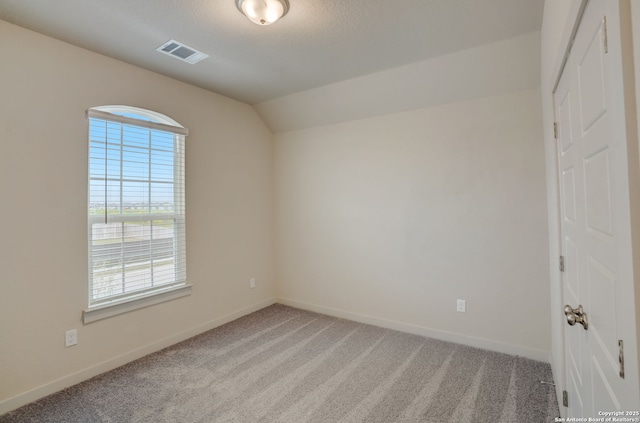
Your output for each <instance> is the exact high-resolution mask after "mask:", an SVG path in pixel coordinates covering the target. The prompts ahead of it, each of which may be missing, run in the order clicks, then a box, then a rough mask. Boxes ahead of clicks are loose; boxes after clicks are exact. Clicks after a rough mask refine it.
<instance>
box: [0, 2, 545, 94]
mask: <svg viewBox="0 0 640 423" xmlns="http://www.w3.org/2000/svg"><path fill="white" fill-rule="evenodd" d="M290 4H291V9H290V11H289V13H288V14H287V15H286V16H285V17H284V18H283V19H282V20H281V21H279V22H277V23H275V24H273V25H271V26H267V27H260V26H258V25H255V24H253V23H251V22H250V21H249V20H248V19H247V18H246V17H244V16H243V15H242V14H241V13H240V12H239V11H238V9H237V8H236V5H235V0H183V1H180V0H0V19H3V20H5V21H8V22H12V23H15V24H17V25H20V26H23V27H25V28H29V29H32V30H34V31H37V32H41V33H43V34H46V35H49V36H52V37H55V38H58V39H60V40H63V41H66V42H69V43H71V44H75V45H77V46H80V47H84V48H86V49H89V50H92V51H95V52H98V53H102V54H104V55H107V56H111V57H114V58H116V59H120V60H122V61H125V62H128V63H131V64H134V65H137V66H140V67H143V68H146V69H150V70H153V71H156V72H158V73H161V74H165V75H168V76H171V77H174V78H176V79H179V80H182V81H185V82H188V83H191V84H193V85H197V86H200V87H203V88H206V89H209V90H212V91H215V92H218V93H220V94H224V95H227V96H229V97H232V98H235V99H238V100H240V101H244V102H247V103H250V104H255V103H260V102H263V101H266V100H271V99H274V98H278V97H281V96H284V95H287V94H292V93H295V92H299V91H304V90H307V89H310V88H315V87H319V86H323V85H326V84H330V83H333V82H337V81H343V80H347V79H350V78H354V77H358V76H362V75H367V74H371V73H374V72H378V71H382V70H385V69H390V68H394V67H397V66H401V65H405V64H409V63H414V62H418V61H421V60H425V59H428V58H432V57H436V56H440V55H443V54H446V53H450V52H454V51H459V50H462V49H466V48H470V47H476V46H479V45H482V44H487V43H491V42H494V41H498V40H502V39H506V38H511V37H514V36H517V35H521V34H524V33H527V32H531V31H536V30H539V29H540V26H541V22H542V9H543V4H544V0H290ZM172 38H173V39H176V40H178V41H181V42H183V43H185V44H187V45H189V46H191V47H194V48H196V49H198V50H200V51H203V52H205V53H207V54H209V55H210V57H209V58H207V59H205V60H204V61H202V62H200V63H198V64H195V65H189V64H187V63H183V62H181V61H179V60H176V59H174V58H172V57H169V56H166V55H164V54H161V53H158V52H156V51H155V49H156V48H157V47H159V46H160V45H162V44H163V43H164V42H166V41H168V40H169V39H172Z"/></svg>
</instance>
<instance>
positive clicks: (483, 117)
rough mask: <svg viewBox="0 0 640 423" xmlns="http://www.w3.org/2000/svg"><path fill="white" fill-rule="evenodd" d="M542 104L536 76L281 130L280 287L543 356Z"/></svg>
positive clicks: (287, 296)
mask: <svg viewBox="0 0 640 423" xmlns="http://www.w3.org/2000/svg"><path fill="white" fill-rule="evenodd" d="M540 109H541V107H540V97H539V90H537V89H534V90H524V91H520V92H516V93H510V94H500V95H497V96H493V97H486V98H482V99H475V100H468V101H463V102H458V103H453V104H448V105H443V106H437V107H431V108H423V109H418V110H414V111H408V112H402V113H397V114H388V115H385V116H382V117H373V118H367V119H361V120H355V121H351V122H347V123H341V124H334V125H328V126H323V127H318V128H312V129H306V130H299V131H292V132H286V133H280V134H276V136H275V191H276V251H277V259H276V262H277V274H278V297H280V298H282V299H284V301H285V302H287V303H290V304H294V305H301V306H304V307H306V308H311V309H316V310H319V311H324V312H328V313H331V314H337V315H343V316H345V317H349V318H355V319H360V320H363V321H369V322H373V323H377V324H382V325H386V326H390V327H396V328H400V329H404V330H409V331H413V332H417V333H423V334H427V335H433V336H438V337H441V338H445V339H451V340H456V341H461V342H464V343H468V344H472V345H478V346H484V347H487V348H492V349H496V350H502V351H505V352H513V353H518V354H522V355H527V356H531V357H535V358H539V359H544V360H546V359H547V358H548V351H549V345H550V339H549V333H548V332H549V313H550V311H549V285H548V275H549V273H548V261H547V255H548V252H547V243H548V239H547V226H546V225H547V222H546V210H547V208H546V201H545V195H546V192H545V182H544V181H545V180H544V155H543V153H544V151H543V144H542V142H541V139H542V134H541V116H540ZM458 298H460V299H466V300H467V306H468V312H467V313H466V314H461V313H457V312H456V299H458Z"/></svg>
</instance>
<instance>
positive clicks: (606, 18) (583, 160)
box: [554, 0, 640, 417]
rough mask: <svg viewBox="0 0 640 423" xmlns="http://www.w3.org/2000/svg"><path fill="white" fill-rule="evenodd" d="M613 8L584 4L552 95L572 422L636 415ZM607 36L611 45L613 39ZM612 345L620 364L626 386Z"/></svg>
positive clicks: (619, 84) (616, 17)
mask: <svg viewBox="0 0 640 423" xmlns="http://www.w3.org/2000/svg"><path fill="white" fill-rule="evenodd" d="M615 3H617V2H614V1H609V0H607V1H603V0H591V1H589V2H588V3H587V5H586V8H585V11H584V14H583V16H582V19H581V21H580V24H579V26H578V29H577V31H576V34H575V39H574V43H573V47H572V48H571V51H570V54H569V57H568V59H567V63H566V66H565V68H564V70H563V73H562V75H561V77H560V81H559V83H558V86H557V89H556V91H555V92H554V101H555V107H556V110H555V112H556V120H557V125H558V128H557V129H558V135H557V137H558V166H559V169H558V171H559V172H558V175H559V186H560V204H561V238H562V241H561V242H562V246H561V248H562V254H563V256H564V273H563V297H564V302H565V304H567V305H569V306H570V308H569V309H568V310H567V319H573V320H574V322H575V325H573V326H570V325H569V324H566V325H565V331H564V333H565V354H566V356H565V368H566V372H567V375H566V383H567V387H566V390H567V391H568V399H569V409H568V414H569V416H570V417H601V415H599V412H607V411H616V410H621V411H629V412H633V411H637V410H638V409H639V408H640V407H639V402H640V399H639V396H638V395H639V394H638V374H637V366H636V364H637V361H636V360H637V358H636V348H637V347H636V336H635V310H634V302H633V295H634V287H633V259H632V255H631V222H630V212H629V210H630V204H629V196H630V193H629V174H628V167H627V165H628V163H627V160H628V155H627V154H628V152H627V138H626V137H627V135H626V131H625V130H624V115H625V113H624V104H623V95H622V94H621V92H622V91H621V90H622V78H621V70H622V59H621V57H622V56H621V53H620V47H619V44H620V37H619V27H620V25H619V23H620V20H619V15H618V14H619V13H620V12H619V10H618V9H617V8H616V7H617V6H616V5H615ZM612 4H614V7H613V9H612V8H611V5H612ZM607 26H608V28H607ZM613 30H615V31H618V33H617V34H618V37H617V38H616V37H612V36H611V35H612V34H611V31H613ZM607 32H609V34H607ZM616 42H617V43H618V44H613V45H612V43H616ZM621 122H622V125H621ZM579 306H582V309H581V310H580V311H578V308H579ZM571 309H573V310H571ZM581 311H583V314H582V315H581ZM584 320H586V322H584ZM620 341H622V344H619V342H620ZM620 346H622V347H623V348H624V350H625V351H624V359H625V360H626V364H627V366H626V367H627V372H626V374H625V375H624V378H623V377H622V375H621V370H622V365H621V361H620V358H619V355H620V350H621V348H620ZM629 369H631V370H632V371H631V372H629V371H628V370H629ZM634 417H637V416H634Z"/></svg>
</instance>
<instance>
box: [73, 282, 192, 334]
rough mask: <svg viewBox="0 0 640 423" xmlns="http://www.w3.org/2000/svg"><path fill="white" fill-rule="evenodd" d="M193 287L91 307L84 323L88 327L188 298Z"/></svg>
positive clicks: (84, 317) (176, 288) (83, 314)
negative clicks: (153, 306)
mask: <svg viewBox="0 0 640 423" xmlns="http://www.w3.org/2000/svg"><path fill="white" fill-rule="evenodd" d="M192 286H193V285H182V286H179V287H175V288H169V289H166V290H162V291H155V292H152V293H147V294H145V295H142V296H140V297H135V298H130V299H127V300H123V301H119V302H115V303H111V304H101V305H99V306H95V307H90V308H88V309H86V310H84V311H83V312H82V322H83V323H84V324H85V325H86V324H87V323H91V322H96V321H98V320H102V319H106V318H108V317H113V316H117V315H119V314H124V313H128V312H130V311H134V310H139V309H141V308H145V307H149V306H152V305H155V304H160V303H164V302H166V301H171V300H175V299H178V298H182V297H186V296H187V295H191V287H192Z"/></svg>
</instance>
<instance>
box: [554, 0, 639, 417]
mask: <svg viewBox="0 0 640 423" xmlns="http://www.w3.org/2000/svg"><path fill="white" fill-rule="evenodd" d="M590 1H600V0H576V1H573V2H572V4H571V7H570V10H569V13H568V15H567V19H566V21H565V25H564V28H563V34H562V38H561V42H560V44H559V46H558V50H557V55H556V59H555V62H554V67H553V71H552V73H551V75H552V76H553V79H552V82H551V84H550V86H548V87H543V88H544V89H546V90H547V92H548V93H550V98H551V106H552V107H553V122H555V121H557V117H556V103H555V92H556V89H557V87H558V84H559V82H560V78H561V76H562V73H563V71H564V67H565V64H566V62H567V59H568V58H569V54H570V53H571V46H572V44H573V40H574V38H575V35H576V33H577V30H578V27H579V25H580V22H581V20H582V17H583V14H584V11H585V9H586V7H587V4H588V3H589V2H590ZM618 7H619V9H620V10H621V12H620V14H619V18H620V20H619V22H617V23H616V25H613V26H614V27H616V28H622V30H621V31H620V32H621V33H620V34H619V36H620V37H622V38H621V39H620V44H621V47H622V48H623V51H624V49H626V50H627V51H629V52H631V49H632V47H631V46H632V28H631V17H630V11H631V4H630V2H629V0H618ZM622 10H624V11H626V12H628V14H629V19H628V22H625V21H624V20H623V19H622V16H623V13H622ZM639 13H640V12H639ZM639 21H640V20H639ZM612 35H613V34H612ZM627 56H628V57H627ZM633 59H634V57H633V54H630V55H626V56H625V54H622V71H623V77H622V86H623V88H624V89H623V91H624V93H625V94H624V95H623V96H622V99H623V102H624V109H623V110H616V111H615V112H616V113H618V115H619V114H620V113H621V114H622V115H623V117H622V119H624V120H625V123H626V125H625V129H624V131H625V133H626V139H627V153H628V162H629V163H628V167H629V178H628V179H629V181H628V183H629V197H630V198H629V203H630V204H629V207H630V210H629V212H630V214H631V231H632V233H631V245H632V251H631V255H632V259H633V267H634V275H633V278H634V287H635V288H636V289H635V292H634V305H635V307H634V308H633V310H634V315H633V316H630V317H633V319H634V321H635V323H636V325H635V333H634V335H635V339H633V340H631V339H629V340H627V342H626V343H625V369H626V370H627V373H628V375H627V377H633V378H634V380H635V384H636V387H637V386H638V384H639V383H640V381H639V379H640V375H639V371H638V369H639V368H640V364H639V362H640V353H638V351H640V333H639V331H640V277H639V275H640V151H639V150H640V146H639V142H638V126H637V125H638V116H637V111H636V87H635V85H636V84H635V80H634V64H633ZM545 130H548V128H545ZM551 130H552V131H553V128H551ZM552 165H553V167H552V169H553V172H554V175H553V179H554V182H555V186H554V188H555V194H556V195H555V198H554V199H553V200H554V209H555V210H554V213H553V218H554V222H553V224H554V226H555V227H556V228H557V231H553V232H556V233H555V234H553V235H555V236H553V237H552V238H553V240H550V242H553V243H555V246H554V247H555V251H558V252H559V254H561V252H562V226H561V202H560V172H559V157H558V143H557V139H555V137H554V155H553V163H552ZM549 199H551V197H549ZM550 223H551V222H550ZM550 233H551V232H550ZM550 268H551V269H558V262H557V261H553V257H552V261H551V263H550ZM558 275H559V277H558V278H557V279H555V278H552V283H553V282H556V283H559V284H560V286H559V287H558V288H559V293H560V297H559V302H560V303H561V304H564V293H563V278H562V275H561V274H560V272H559V269H558ZM555 303H556V304H557V301H555ZM556 304H554V301H552V307H557V305H556ZM557 311H558V310H555V309H552V310H551V321H552V325H557V324H560V325H561V330H560V333H561V339H552V350H554V349H555V350H557V351H560V354H561V356H562V360H561V362H557V361H556V362H553V353H552V356H551V361H552V370H553V371H554V379H555V382H556V398H557V399H558V404H559V408H560V414H561V416H562V417H566V414H567V409H566V408H565V407H563V404H562V398H563V395H562V394H563V390H566V389H567V354H566V350H565V337H566V330H567V324H566V323H565V321H564V320H563V321H561V322H560V321H558V320H557V319H558V315H559V313H558V312H557ZM562 317H564V315H562ZM552 338H553V337H552ZM554 342H559V343H560V345H555V346H554ZM631 342H632V343H633V345H632V349H631V350H630V351H629V353H630V354H629V355H628V356H627V351H628V350H627V345H628V344H629V343H631Z"/></svg>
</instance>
